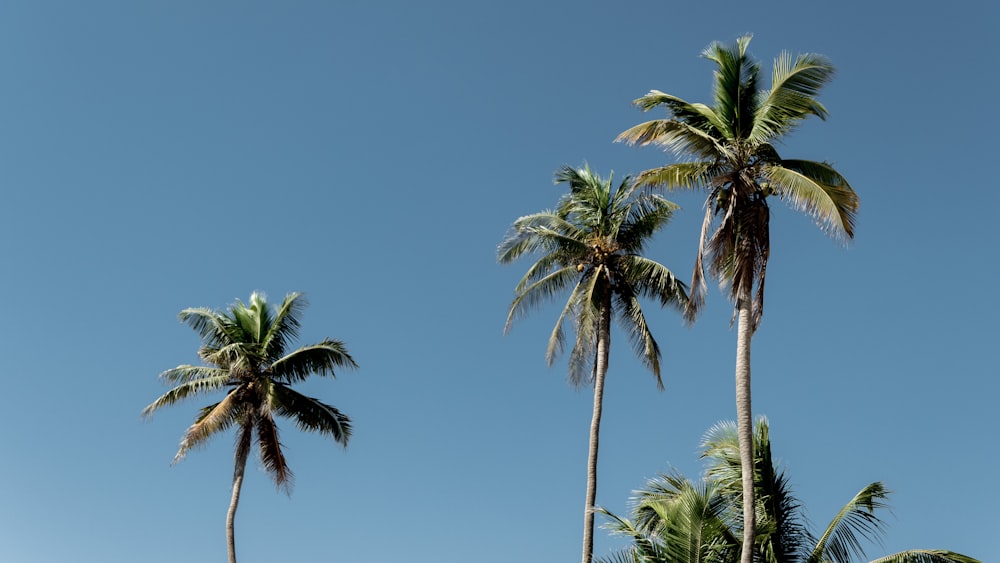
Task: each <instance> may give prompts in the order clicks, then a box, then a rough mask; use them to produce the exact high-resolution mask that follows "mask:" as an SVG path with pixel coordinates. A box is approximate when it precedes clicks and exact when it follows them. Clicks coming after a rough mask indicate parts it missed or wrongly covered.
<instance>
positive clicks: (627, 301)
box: [615, 286, 663, 391]
mask: <svg viewBox="0 0 1000 563" xmlns="http://www.w3.org/2000/svg"><path fill="white" fill-rule="evenodd" d="M626 287H627V286H626ZM615 300H616V304H617V309H618V311H619V315H618V320H619V324H621V326H622V329H624V330H625V334H626V335H628V340H629V343H631V344H632V351H633V353H635V355H636V357H638V358H639V359H640V360H641V361H642V364H643V365H644V366H646V368H647V369H648V370H649V371H651V372H652V373H653V377H655V378H656V388H657V389H659V390H661V391H662V390H663V378H662V377H660V346H659V344H657V343H656V339H655V338H653V333H652V332H650V330H649V325H648V324H646V317H645V316H644V315H643V314H642V306H640V305H639V300H638V299H637V298H636V295H635V294H634V293H632V292H631V291H628V290H626V288H625V287H621V288H619V291H617V292H616V293H615Z"/></svg>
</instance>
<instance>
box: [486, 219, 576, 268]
mask: <svg viewBox="0 0 1000 563" xmlns="http://www.w3.org/2000/svg"><path fill="white" fill-rule="evenodd" d="M585 251H586V242H585V241H584V240H582V237H581V234H580V232H579V230H578V229H577V228H576V226H575V225H573V224H571V223H570V222H569V221H567V220H566V219H565V218H564V217H563V216H562V215H561V214H559V213H556V212H553V211H543V212H541V213H535V214H532V215H526V216H524V217H519V218H518V219H517V220H516V221H514V224H513V225H512V226H511V229H510V231H508V233H507V235H506V236H505V237H504V240H503V241H502V242H501V243H500V245H499V246H498V247H497V261H498V262H500V263H501V264H509V263H511V262H513V261H515V260H517V259H518V258H520V257H521V256H523V255H524V254H530V253H532V252H548V253H551V254H556V255H559V254H560V253H565V254H572V253H574V252H585Z"/></svg>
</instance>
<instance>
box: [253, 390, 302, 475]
mask: <svg viewBox="0 0 1000 563" xmlns="http://www.w3.org/2000/svg"><path fill="white" fill-rule="evenodd" d="M254 422H255V430H256V433H257V444H258V445H259V446H260V462H261V464H262V465H263V466H264V469H265V470H266V471H267V472H268V473H269V474H270V475H271V478H273V479H274V483H275V485H277V486H278V488H280V489H284V490H285V492H286V493H289V494H290V493H291V491H292V479H293V475H292V470H291V468H289V467H288V462H286V461H285V454H284V453H282V451H281V440H280V439H279V437H278V426H277V425H276V424H275V423H274V419H273V418H271V413H270V412H269V410H267V409H262V410H260V411H259V412H257V413H255V416H254Z"/></svg>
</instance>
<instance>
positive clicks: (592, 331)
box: [498, 166, 687, 388]
mask: <svg viewBox="0 0 1000 563" xmlns="http://www.w3.org/2000/svg"><path fill="white" fill-rule="evenodd" d="M555 180H556V183H567V184H569V188H570V192H569V193H568V194H566V195H565V196H564V197H563V198H562V200H561V201H560V204H559V206H558V208H557V209H556V210H554V211H543V212H541V213H535V214H533V215H527V216H524V217H521V218H519V219H518V220H517V221H515V222H514V225H513V227H512V228H511V230H510V232H509V233H508V235H507V237H506V238H505V239H504V241H503V242H502V243H501V244H500V246H499V250H498V259H499V261H500V262H501V263H503V264H508V263H511V262H513V261H515V260H517V259H518V258H520V257H521V256H522V255H524V254H529V253H538V254H539V255H540V257H539V258H538V260H537V261H536V262H535V263H534V264H533V265H532V266H531V267H530V268H529V269H528V272H527V273H526V274H525V275H524V277H523V278H521V280H520V282H518V284H517V287H516V288H515V290H514V291H515V298H514V301H513V302H512V303H511V306H510V313H509V314H508V316H507V325H506V327H505V331H506V330H509V329H510V327H511V325H512V323H513V322H514V320H515V319H517V318H519V317H521V316H523V315H525V314H526V313H527V312H528V311H530V310H531V309H532V308H534V307H537V306H538V305H540V304H541V303H543V302H545V301H548V300H550V299H552V298H554V297H555V296H556V294H558V293H559V292H561V291H564V290H567V289H571V291H570V296H569V299H568V300H567V302H566V306H565V307H564V309H563V311H562V314H560V316H559V319H558V320H557V321H556V325H555V328H554V329H553V331H552V335H551V337H550V338H549V345H548V350H547V352H546V360H547V361H548V363H549V365H551V364H552V363H554V361H555V359H556V358H557V357H558V355H559V354H560V353H561V352H562V351H563V347H564V342H565V333H564V329H563V323H564V322H565V321H566V320H567V319H569V320H570V322H571V323H572V325H573V328H574V330H575V333H576V341H575V343H574V345H573V349H572V351H571V352H570V360H569V379H570V382H571V383H573V384H574V385H583V384H585V383H593V368H594V359H595V349H596V345H597V332H598V324H599V323H598V317H599V310H600V307H601V304H602V303H604V302H607V303H609V304H610V307H611V309H613V312H614V313H615V314H613V315H612V316H616V317H617V318H618V319H619V321H620V323H621V324H622V326H623V328H624V329H625V331H626V332H627V333H628V335H629V339H630V341H631V343H632V345H633V347H634V349H635V352H636V354H637V355H638V356H639V357H640V358H641V359H642V361H643V362H644V364H645V365H646V366H647V367H648V368H649V369H650V371H652V373H653V375H654V376H655V377H656V382H657V385H658V386H659V387H661V388H662V385H663V382H662V378H661V376H660V349H659V346H658V345H657V343H656V340H655V339H654V338H653V335H652V333H651V332H650V330H649V326H648V325H647V324H646V319H645V317H644V316H643V313H642V308H641V307H640V304H639V297H640V296H642V297H648V298H652V299H654V300H656V301H658V302H659V303H660V304H661V305H663V306H667V305H669V306H672V307H677V308H680V307H683V306H684V305H685V304H686V303H687V293H686V289H685V287H684V284H683V283H682V282H680V281H678V280H677V278H675V277H674V275H673V273H671V272H670V270H668V269H667V268H666V267H665V266H663V265H661V264H659V263H658V262H655V261H653V260H650V259H648V258H645V257H643V256H642V255H641V252H642V251H643V248H644V246H645V244H646V243H647V242H648V241H649V239H650V238H652V236H653V234H654V233H655V232H656V231H657V230H658V229H660V228H661V227H662V226H663V225H665V224H666V223H667V222H668V221H669V219H670V216H671V214H672V213H673V212H674V211H675V210H676V209H677V206H676V205H675V204H673V203H671V202H669V201H667V200H666V199H664V198H663V197H661V196H659V195H656V194H649V193H639V192H637V191H636V188H635V186H634V185H633V183H632V182H631V179H630V178H628V177H626V178H625V179H624V180H622V182H621V183H620V184H619V185H618V186H617V188H615V189H612V181H613V180H612V179H610V178H609V179H608V180H604V179H602V178H601V177H600V176H598V175H597V174H595V173H594V172H592V171H591V170H590V168H589V167H584V168H582V169H574V168H572V167H569V166H564V167H563V168H561V169H560V170H559V171H558V172H557V173H556V178H555Z"/></svg>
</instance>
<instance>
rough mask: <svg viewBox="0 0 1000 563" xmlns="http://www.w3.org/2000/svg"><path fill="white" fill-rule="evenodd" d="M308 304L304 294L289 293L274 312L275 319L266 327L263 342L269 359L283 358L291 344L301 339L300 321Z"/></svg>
mask: <svg viewBox="0 0 1000 563" xmlns="http://www.w3.org/2000/svg"><path fill="white" fill-rule="evenodd" d="M308 304H309V303H308V301H307V300H306V297H305V295H303V294H302V293H298V292H295V293H289V294H288V295H286V296H285V299H284V300H283V301H282V302H281V305H279V306H278V308H277V310H275V311H274V317H273V319H271V322H270V323H269V325H268V326H267V327H266V328H267V332H266V334H265V335H264V336H263V339H262V340H261V343H262V344H264V346H265V350H264V353H265V355H266V356H267V357H268V358H278V357H281V356H283V355H284V354H285V350H287V349H288V346H289V344H290V343H291V342H292V341H294V340H295V339H297V338H298V337H299V329H300V328H301V321H300V319H301V317H302V313H303V312H304V311H305V308H306V307H307V306H308ZM265 308H266V306H265Z"/></svg>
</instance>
